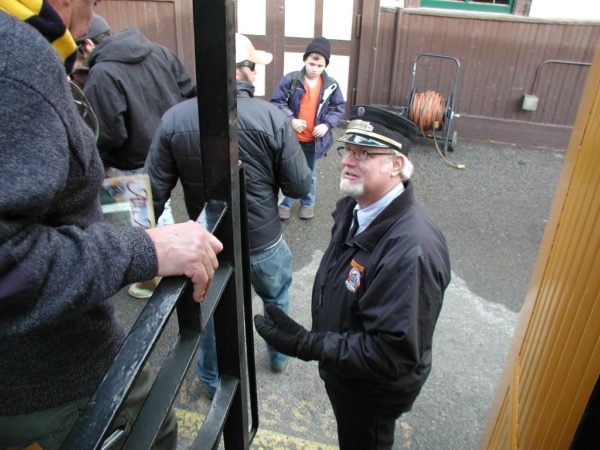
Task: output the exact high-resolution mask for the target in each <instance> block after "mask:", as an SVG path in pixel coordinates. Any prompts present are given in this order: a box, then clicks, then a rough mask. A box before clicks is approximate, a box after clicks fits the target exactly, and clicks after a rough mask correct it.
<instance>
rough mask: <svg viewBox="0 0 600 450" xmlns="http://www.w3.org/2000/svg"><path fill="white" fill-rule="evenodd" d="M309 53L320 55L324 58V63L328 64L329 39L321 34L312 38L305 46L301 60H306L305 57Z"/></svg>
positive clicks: (329, 53)
mask: <svg viewBox="0 0 600 450" xmlns="http://www.w3.org/2000/svg"><path fill="white" fill-rule="evenodd" d="M311 53H318V54H319V55H322V56H323V58H325V64H326V65H329V57H330V56H331V44H330V43H329V40H328V39H327V38H324V37H323V36H319V37H316V38H314V39H313V40H312V42H311V43H310V44H308V46H307V47H306V50H305V51H304V58H303V59H302V61H306V58H308V55H310V54H311Z"/></svg>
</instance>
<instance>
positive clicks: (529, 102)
mask: <svg viewBox="0 0 600 450" xmlns="http://www.w3.org/2000/svg"><path fill="white" fill-rule="evenodd" d="M538 100H539V99H538V98H537V97H536V96H535V95H530V94H525V95H524V96H523V102H522V103H521V109H522V110H523V111H536V110H537V107H538Z"/></svg>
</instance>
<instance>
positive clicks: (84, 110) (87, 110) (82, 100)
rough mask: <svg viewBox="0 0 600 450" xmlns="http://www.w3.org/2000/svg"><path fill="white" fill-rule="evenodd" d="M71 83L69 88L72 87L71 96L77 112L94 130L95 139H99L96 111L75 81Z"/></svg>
mask: <svg viewBox="0 0 600 450" xmlns="http://www.w3.org/2000/svg"><path fill="white" fill-rule="evenodd" d="M68 81H69V86H70V87H71V94H73V101H74V102H75V107H76V108H77V112H78V113H79V115H80V116H81V118H82V119H83V120H84V121H85V123H86V124H87V125H88V126H89V127H90V128H91V129H92V132H93V133H94V137H95V138H96V139H98V134H99V133H100V126H99V124H98V118H97V117H96V114H94V110H93V109H92V107H91V105H90V104H89V102H88V100H87V98H86V97H85V95H84V94H83V91H82V90H81V89H80V88H79V86H77V85H76V84H75V83H73V81H71V80H68Z"/></svg>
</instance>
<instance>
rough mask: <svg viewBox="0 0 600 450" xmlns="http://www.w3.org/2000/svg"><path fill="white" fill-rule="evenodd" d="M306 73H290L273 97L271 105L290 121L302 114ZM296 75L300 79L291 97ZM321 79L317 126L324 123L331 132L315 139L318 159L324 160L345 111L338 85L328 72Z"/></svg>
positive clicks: (283, 79) (282, 80)
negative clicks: (301, 106) (301, 103)
mask: <svg viewBox="0 0 600 450" xmlns="http://www.w3.org/2000/svg"><path fill="white" fill-rule="evenodd" d="M304 73H305V70H304V69H302V70H301V71H300V73H299V74H298V73H297V72H290V73H288V74H287V75H285V76H284V77H283V78H282V79H281V81H279V84H278V85H277V87H276V88H275V92H274V93H273V96H272V97H271V103H274V104H275V105H277V107H278V108H279V109H281V110H282V111H283V112H284V113H285V115H286V116H287V117H288V118H289V119H290V121H291V120H292V119H293V118H295V117H298V113H299V112H300V101H301V99H302V97H304V96H305V95H306V91H305V90H304V85H303V84H302V81H301V80H303V79H304ZM295 74H297V76H298V77H299V81H298V82H297V83H296V87H295V89H293V93H292V95H290V91H291V90H292V89H291V86H292V83H293V80H294V75H295ZM321 77H322V78H323V84H322V85H321V97H320V102H319V108H318V110H317V115H316V117H315V126H317V125H320V124H322V123H324V124H326V125H327V126H328V127H329V130H328V131H327V133H326V134H325V136H323V137H320V138H316V139H315V157H316V159H319V158H322V157H323V156H325V155H326V154H327V152H328V151H329V147H330V146H331V142H332V141H333V134H332V132H331V130H332V129H334V128H335V127H336V126H337V124H338V122H339V121H340V120H341V119H342V117H343V116H344V111H345V106H344V96H343V94H342V91H341V90H340V86H339V85H338V83H337V82H336V81H335V80H334V79H333V78H331V77H330V76H329V75H327V72H325V71H323V74H322V75H321Z"/></svg>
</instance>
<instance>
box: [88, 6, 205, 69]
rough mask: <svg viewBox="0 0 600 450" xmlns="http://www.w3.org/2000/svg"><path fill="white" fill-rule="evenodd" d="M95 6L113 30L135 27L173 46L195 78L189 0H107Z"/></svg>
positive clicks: (170, 46) (162, 42)
mask: <svg viewBox="0 0 600 450" xmlns="http://www.w3.org/2000/svg"><path fill="white" fill-rule="evenodd" d="M94 10H95V11H96V13H98V14H100V15H101V16H102V17H104V18H105V19H106V21H107V22H108V24H109V26H110V28H111V31H112V32H114V33H117V32H119V31H121V30H122V29H123V28H127V27H136V28H139V29H140V30H141V32H142V33H144V35H145V36H146V37H147V38H148V39H150V40H151V41H154V42H158V43H160V44H162V45H164V46H165V47H168V48H170V49H171V50H173V51H174V52H175V53H176V54H177V55H178V56H179V59H181V62H182V63H183V64H184V65H185V67H186V69H187V70H188V72H189V73H190V75H191V76H192V79H194V80H195V79H196V66H195V62H194V61H195V58H194V21H193V16H192V0H106V1H103V2H101V3H99V4H98V5H97V6H96V7H95V8H94Z"/></svg>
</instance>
